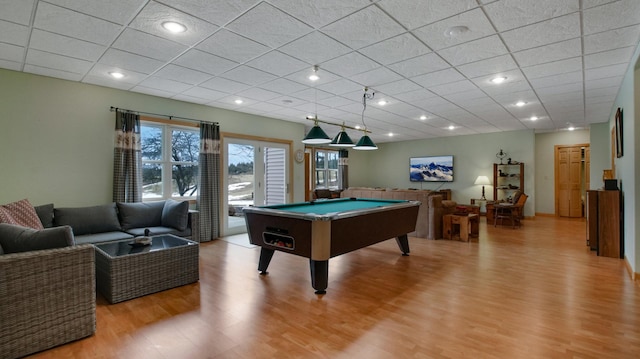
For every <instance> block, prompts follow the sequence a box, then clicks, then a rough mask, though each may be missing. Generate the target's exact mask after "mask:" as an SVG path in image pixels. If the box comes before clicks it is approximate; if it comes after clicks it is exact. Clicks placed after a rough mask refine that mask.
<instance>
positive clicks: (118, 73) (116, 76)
mask: <svg viewBox="0 0 640 359" xmlns="http://www.w3.org/2000/svg"><path fill="white" fill-rule="evenodd" d="M109 75H111V77H113V78H115V79H121V78H123V77H124V74H123V73H122V72H117V71H113V72H109Z"/></svg>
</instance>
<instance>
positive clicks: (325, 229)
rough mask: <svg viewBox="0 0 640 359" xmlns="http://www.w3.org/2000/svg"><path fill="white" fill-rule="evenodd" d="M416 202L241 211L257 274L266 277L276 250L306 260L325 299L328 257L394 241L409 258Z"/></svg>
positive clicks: (348, 201) (340, 202)
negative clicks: (257, 254) (256, 255)
mask: <svg viewBox="0 0 640 359" xmlns="http://www.w3.org/2000/svg"><path fill="white" fill-rule="evenodd" d="M419 206H420V202H418V201H398V200H381V199H364V198H340V199H331V200H318V201H311V202H301V203H290V204H281V205H272V206H261V207H245V208H244V209H243V211H244V213H245V220H246V223H247V231H248V234H249V240H250V241H251V244H254V245H257V246H260V247H262V248H261V250H260V261H259V263H258V270H259V271H260V273H261V274H267V268H268V267H269V263H270V262H271V258H272V257H273V254H274V253H275V251H280V252H285V253H290V254H295V255H298V256H302V257H305V258H309V266H310V270H311V285H312V286H313V288H314V289H315V290H316V294H324V293H326V289H327V282H328V275H329V258H332V257H335V256H338V255H341V254H344V253H348V252H351V251H354V250H356V249H360V248H364V247H367V246H370V245H373V244H376V243H379V242H382V241H385V240H387V239H391V238H394V237H395V238H396V241H397V243H398V247H400V251H402V254H403V255H408V254H409V241H408V240H407V233H411V232H413V231H414V230H415V228H416V221H417V219H418V208H419Z"/></svg>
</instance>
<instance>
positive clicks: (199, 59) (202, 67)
mask: <svg viewBox="0 0 640 359" xmlns="http://www.w3.org/2000/svg"><path fill="white" fill-rule="evenodd" d="M174 63H175V64H177V65H180V66H183V67H187V68H190V69H193V70H197V71H202V72H205V73H207V74H211V75H219V74H221V73H223V72H226V71H228V70H230V69H232V68H233V67H234V66H236V65H237V64H236V63H235V62H232V61H229V60H226V59H223V58H221V57H218V56H215V55H212V54H210V53H207V52H204V51H200V50H196V49H191V50H189V51H187V52H186V53H184V54H183V55H182V56H180V57H179V58H177V59H176V60H175V61H174Z"/></svg>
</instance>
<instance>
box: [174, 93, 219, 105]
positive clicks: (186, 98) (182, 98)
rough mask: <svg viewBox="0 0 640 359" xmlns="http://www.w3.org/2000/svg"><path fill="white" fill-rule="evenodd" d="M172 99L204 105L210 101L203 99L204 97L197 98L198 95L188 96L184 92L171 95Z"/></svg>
mask: <svg viewBox="0 0 640 359" xmlns="http://www.w3.org/2000/svg"><path fill="white" fill-rule="evenodd" d="M171 98H172V99H174V100H178V101H184V102H190V103H198V104H201V105H205V104H207V103H208V102H210V101H209V100H207V99H205V98H199V97H193V96H188V95H185V94H181V93H179V94H177V95H175V96H173V97H171Z"/></svg>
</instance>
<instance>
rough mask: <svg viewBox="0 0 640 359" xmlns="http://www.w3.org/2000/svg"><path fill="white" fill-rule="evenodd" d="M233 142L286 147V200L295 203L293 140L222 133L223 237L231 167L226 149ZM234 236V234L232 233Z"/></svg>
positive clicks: (221, 224) (221, 217)
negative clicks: (261, 143) (227, 176)
mask: <svg viewBox="0 0 640 359" xmlns="http://www.w3.org/2000/svg"><path fill="white" fill-rule="evenodd" d="M233 140H242V141H255V142H263V143H274V144H279V145H284V146H285V147H288V148H287V150H288V152H287V157H288V158H287V161H286V162H287V166H288V175H287V184H288V186H287V187H288V190H287V194H286V196H285V199H286V201H287V202H288V203H291V202H292V201H293V155H292V151H293V141H291V140H283V139H279V138H269V137H262V136H252V135H245V134H239V133H233V132H221V133H220V148H222V149H224V151H225V152H224V153H223V154H222V156H220V166H221V170H220V177H221V178H220V183H221V186H220V193H218V196H219V198H220V199H221V200H220V208H219V211H220V221H222V223H220V228H221V232H222V233H221V235H222V236H224V235H228V234H227V233H225V231H226V230H227V227H226V224H225V223H224V220H225V219H224V218H225V211H227V210H228V207H227V206H228V203H226V202H228V201H227V195H228V192H227V191H226V187H225V186H227V179H226V177H225V174H226V173H227V169H228V167H229V165H228V163H227V154H226V148H227V142H229V141H231V142H232V141H233ZM230 234H233V233H230Z"/></svg>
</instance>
